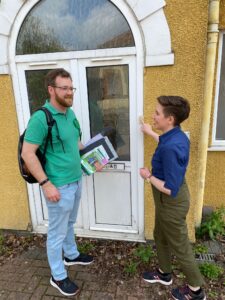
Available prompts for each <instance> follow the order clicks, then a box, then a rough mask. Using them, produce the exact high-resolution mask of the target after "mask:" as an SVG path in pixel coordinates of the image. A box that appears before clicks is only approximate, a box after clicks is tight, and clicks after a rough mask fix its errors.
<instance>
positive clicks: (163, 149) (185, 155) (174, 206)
mask: <svg viewBox="0 0 225 300" xmlns="http://www.w3.org/2000/svg"><path fill="white" fill-rule="evenodd" d="M157 100H158V103H157V105H156V109H155V113H154V116H153V120H154V122H153V125H154V127H155V129H157V130H160V131H161V132H162V135H160V136H159V135H158V134H157V133H156V132H155V131H153V130H152V127H151V125H149V124H146V123H144V122H143V123H142V126H141V130H142V132H143V133H145V134H147V135H149V136H151V137H153V138H154V139H155V140H156V141H157V142H158V146H157V148H156V150H155V153H154V155H153V157H152V169H151V171H150V170H149V168H146V167H144V168H141V169H140V175H141V177H142V178H143V179H145V180H147V182H149V183H150V184H151V186H152V191H153V198H154V203H155V228H154V240H155V244H156V251H157V256H158V260H159V267H158V269H156V270H155V271H153V272H145V273H144V274H143V279H144V280H145V281H147V282H149V283H156V282H158V283H161V284H164V285H170V284H172V274H171V273H172V264H171V254H172V253H173V254H175V256H176V257H177V261H178V263H179V264H180V266H181V269H182V272H183V273H184V275H185V276H186V280H187V285H185V286H184V287H178V288H175V289H173V290H172V297H173V298H174V299H177V300H185V299H194V300H205V299H206V296H205V292H204V291H203V289H202V288H201V286H202V285H203V284H204V280H203V278H202V275H201V273H200V271H199V268H198V266H197V264H196V261H195V257H194V254H193V251H192V247H191V244H190V242H189V239H188V231H187V224H186V216H187V213H188V210H189V202H190V194H189V190H188V186H187V183H186V180H185V173H186V170H187V166H188V162H189V150H190V141H189V138H188V137H187V135H186V134H185V133H184V132H183V131H182V130H181V127H180V124H181V123H182V122H183V121H184V120H186V119H187V118H188V117H189V113H190V105H189V102H188V101H187V100H186V99H184V98H182V97H180V96H160V97H158V98H157Z"/></svg>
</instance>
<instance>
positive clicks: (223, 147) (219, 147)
mask: <svg viewBox="0 0 225 300" xmlns="http://www.w3.org/2000/svg"><path fill="white" fill-rule="evenodd" d="M208 151H225V145H223V146H215V145H214V146H210V147H208Z"/></svg>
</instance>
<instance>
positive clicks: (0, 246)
mask: <svg viewBox="0 0 225 300" xmlns="http://www.w3.org/2000/svg"><path fill="white" fill-rule="evenodd" d="M4 241H5V238H4V236H3V234H2V232H1V231H0V254H2V253H3V252H4Z"/></svg>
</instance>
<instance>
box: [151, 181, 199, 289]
mask: <svg viewBox="0 0 225 300" xmlns="http://www.w3.org/2000/svg"><path fill="white" fill-rule="evenodd" d="M152 190H153V197H154V201H155V228H154V239H155V244H156V250H157V256H158V260H159V268H160V269H161V270H162V271H163V272H164V273H171V271H172V266H171V254H172V253H173V254H174V255H175V256H176V258H177V261H178V263H179V264H180V267H181V269H182V272H183V273H184V275H185V276H186V279H187V283H188V284H189V285H191V286H193V287H197V286H201V285H202V284H204V280H203V278H202V275H201V273H200V271H199V268H198V265H197V263H196V261H195V257H194V254H193V251H192V247H191V244H190V241H189V238H188V230H187V223H186V216H187V213H188V210H189V200H190V195H189V190H188V186H187V184H186V182H184V183H183V184H182V186H181V188H180V190H179V192H178V195H177V196H176V197H175V198H173V197H171V196H168V195H166V194H164V193H161V192H160V191H159V190H157V189H156V188H155V187H154V186H152Z"/></svg>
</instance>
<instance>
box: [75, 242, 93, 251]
mask: <svg viewBox="0 0 225 300" xmlns="http://www.w3.org/2000/svg"><path fill="white" fill-rule="evenodd" d="M93 249H94V246H93V244H92V243H90V242H84V243H82V244H79V245H78V251H79V252H81V253H85V254H87V253H89V252H90V251H91V250H93Z"/></svg>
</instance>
